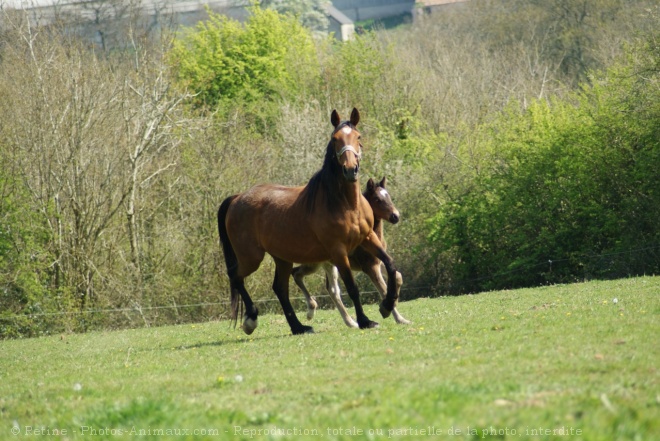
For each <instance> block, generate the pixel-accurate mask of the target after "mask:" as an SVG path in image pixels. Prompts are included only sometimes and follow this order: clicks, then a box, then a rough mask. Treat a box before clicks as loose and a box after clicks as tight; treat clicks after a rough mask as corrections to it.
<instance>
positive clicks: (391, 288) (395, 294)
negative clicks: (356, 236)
mask: <svg viewBox="0 0 660 441" xmlns="http://www.w3.org/2000/svg"><path fill="white" fill-rule="evenodd" d="M360 246H361V247H362V248H363V249H364V250H365V251H366V252H368V253H369V254H371V255H372V256H374V257H376V258H378V259H379V260H380V261H381V262H383V264H384V265H385V271H387V294H386V295H385V298H384V299H383V301H382V302H381V304H380V308H379V310H380V315H382V316H383V318H387V317H389V316H390V314H392V310H393V309H394V308H395V307H396V304H397V302H398V300H399V289H398V286H397V285H398V284H397V274H398V272H397V270H396V267H395V266H394V259H392V258H391V257H390V255H389V254H387V252H386V251H385V248H383V244H382V243H381V242H380V239H378V236H377V235H376V233H374V232H373V231H372V232H371V233H369V235H368V236H367V237H366V238H365V239H364V241H362V243H361V244H360Z"/></svg>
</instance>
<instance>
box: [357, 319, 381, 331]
mask: <svg viewBox="0 0 660 441" xmlns="http://www.w3.org/2000/svg"><path fill="white" fill-rule="evenodd" d="M377 327H378V323H377V322H372V321H371V320H367V321H366V322H364V323H360V329H370V328H377Z"/></svg>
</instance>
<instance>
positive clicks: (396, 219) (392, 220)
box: [388, 211, 399, 224]
mask: <svg viewBox="0 0 660 441" xmlns="http://www.w3.org/2000/svg"><path fill="white" fill-rule="evenodd" d="M388 220H389V221H390V223H392V224H396V223H397V222H399V212H398V211H395V212H394V213H392V214H390V218H389V219H388Z"/></svg>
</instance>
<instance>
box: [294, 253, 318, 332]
mask: <svg viewBox="0 0 660 441" xmlns="http://www.w3.org/2000/svg"><path fill="white" fill-rule="evenodd" d="M318 269H319V266H318V265H312V264H309V265H300V266H297V267H295V268H294V269H293V271H292V273H291V274H292V275H293V280H295V282H296V285H298V288H300V290H301V291H302V292H303V294H304V295H305V302H307V320H312V319H313V318H314V313H315V312H316V308H318V306H319V305H318V304H317V303H316V299H315V298H314V297H313V296H312V295H311V294H310V293H309V291H307V287H306V286H305V282H304V278H305V276H308V275H310V274H314V273H315V272H316V271H318Z"/></svg>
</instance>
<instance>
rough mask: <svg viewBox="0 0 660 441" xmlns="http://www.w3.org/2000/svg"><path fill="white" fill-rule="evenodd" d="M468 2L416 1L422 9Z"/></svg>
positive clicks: (452, 0)
mask: <svg viewBox="0 0 660 441" xmlns="http://www.w3.org/2000/svg"><path fill="white" fill-rule="evenodd" d="M466 1H468V0H418V1H417V3H418V4H421V5H422V6H423V7H429V6H442V5H450V4H452V3H463V2H466Z"/></svg>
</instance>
